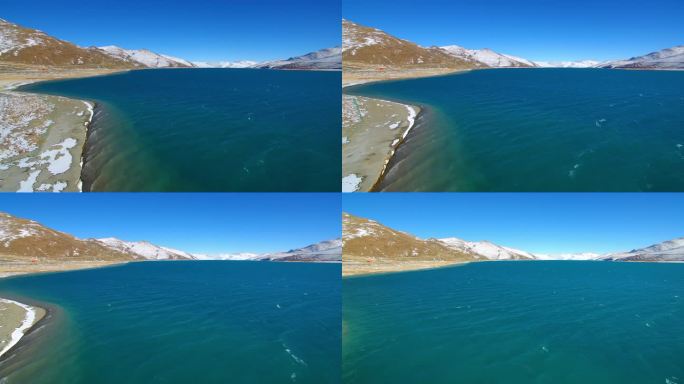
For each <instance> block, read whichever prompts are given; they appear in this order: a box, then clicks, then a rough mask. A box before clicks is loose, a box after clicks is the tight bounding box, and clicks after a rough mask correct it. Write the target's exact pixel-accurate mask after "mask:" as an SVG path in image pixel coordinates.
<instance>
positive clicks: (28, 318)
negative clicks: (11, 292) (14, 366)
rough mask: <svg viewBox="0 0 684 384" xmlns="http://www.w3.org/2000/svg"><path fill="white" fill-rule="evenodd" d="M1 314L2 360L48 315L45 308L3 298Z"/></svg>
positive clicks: (0, 339)
mask: <svg viewBox="0 0 684 384" xmlns="http://www.w3.org/2000/svg"><path fill="white" fill-rule="evenodd" d="M0 312H2V316H0V359H2V358H3V356H5V355H7V354H9V353H10V352H11V351H12V350H13V349H14V348H16V347H17V345H18V344H19V342H20V340H21V339H22V338H23V337H24V336H25V335H26V334H28V333H29V332H31V330H32V329H33V328H34V327H35V325H36V324H38V323H39V322H40V321H41V320H42V319H43V318H44V317H45V316H46V315H47V313H48V312H47V310H46V309H44V308H41V307H37V306H31V305H28V304H24V303H20V302H18V301H14V300H10V299H5V298H1V297H0Z"/></svg>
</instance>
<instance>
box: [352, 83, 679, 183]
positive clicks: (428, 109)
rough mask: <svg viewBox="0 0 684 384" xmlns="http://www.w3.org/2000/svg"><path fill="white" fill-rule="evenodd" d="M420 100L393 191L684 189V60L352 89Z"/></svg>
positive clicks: (390, 178)
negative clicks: (673, 65) (678, 65)
mask: <svg viewBox="0 0 684 384" xmlns="http://www.w3.org/2000/svg"><path fill="white" fill-rule="evenodd" d="M345 91H346V92H348V93H350V94H355V95H363V96H369V97H376V98H381V99H388V100H394V101H399V102H404V103H409V104H416V105H420V106H422V107H423V108H424V110H425V113H423V114H421V116H419V118H418V119H417V122H416V126H415V127H414V129H413V130H412V131H411V134H409V135H408V137H407V141H406V142H405V145H402V146H401V147H400V148H399V149H398V150H397V153H396V155H395V157H394V159H393V161H392V162H391V163H390V167H389V171H388V173H387V176H386V177H385V180H384V182H383V183H382V184H381V185H380V189H381V190H385V191H535V192H539V191H684V71H626V70H606V69H493V70H481V71H472V72H468V73H461V74H455V75H449V76H439V77H431V78H422V79H412V80H402V81H388V82H380V83H374V84H367V85H360V86H356V87H350V88H347V89H345Z"/></svg>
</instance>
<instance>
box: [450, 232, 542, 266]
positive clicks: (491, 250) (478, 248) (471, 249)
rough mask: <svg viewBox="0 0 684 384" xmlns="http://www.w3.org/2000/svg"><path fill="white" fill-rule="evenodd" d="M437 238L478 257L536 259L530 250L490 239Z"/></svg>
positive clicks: (490, 258)
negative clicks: (511, 246) (515, 247)
mask: <svg viewBox="0 0 684 384" xmlns="http://www.w3.org/2000/svg"><path fill="white" fill-rule="evenodd" d="M437 240H438V241H440V242H442V243H443V244H445V245H446V246H447V247H449V248H452V249H455V250H459V251H462V252H467V253H471V254H473V255H475V256H476V257H478V258H485V259H488V260H519V259H535V256H534V255H533V254H531V253H529V252H525V251H520V250H517V249H514V248H508V247H502V246H499V245H496V244H494V243H492V242H491V241H488V240H484V241H466V240H462V239H459V238H457V237H448V238H444V239H437Z"/></svg>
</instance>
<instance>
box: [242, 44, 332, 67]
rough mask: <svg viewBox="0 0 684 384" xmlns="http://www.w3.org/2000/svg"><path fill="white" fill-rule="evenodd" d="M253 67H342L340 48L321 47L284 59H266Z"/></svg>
mask: <svg viewBox="0 0 684 384" xmlns="http://www.w3.org/2000/svg"><path fill="white" fill-rule="evenodd" d="M255 68H267V69H327V70H340V69H342V48H340V47H333V48H323V49H319V50H318V51H314V52H309V53H307V54H304V55H301V56H295V57H290V58H289V59H286V60H276V61H268V62H265V63H261V64H258V65H255Z"/></svg>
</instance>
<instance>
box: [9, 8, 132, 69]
mask: <svg viewBox="0 0 684 384" xmlns="http://www.w3.org/2000/svg"><path fill="white" fill-rule="evenodd" d="M0 61H4V62H11V63H19V64H33V65H58V66H78V67H88V68H94V67H98V68H99V67H104V68H134V67H137V66H140V65H139V64H137V63H131V62H127V61H124V60H120V59H118V58H114V57H111V56H110V55H108V54H106V53H105V52H102V51H101V50H99V49H97V48H94V47H89V48H83V47H79V46H77V45H75V44H72V43H70V42H68V41H64V40H59V39H56V38H54V37H52V36H49V35H47V34H46V33H45V32H42V31H39V30H36V29H30V28H24V27H22V26H20V25H17V24H14V23H11V22H9V21H7V20H3V19H0Z"/></svg>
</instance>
